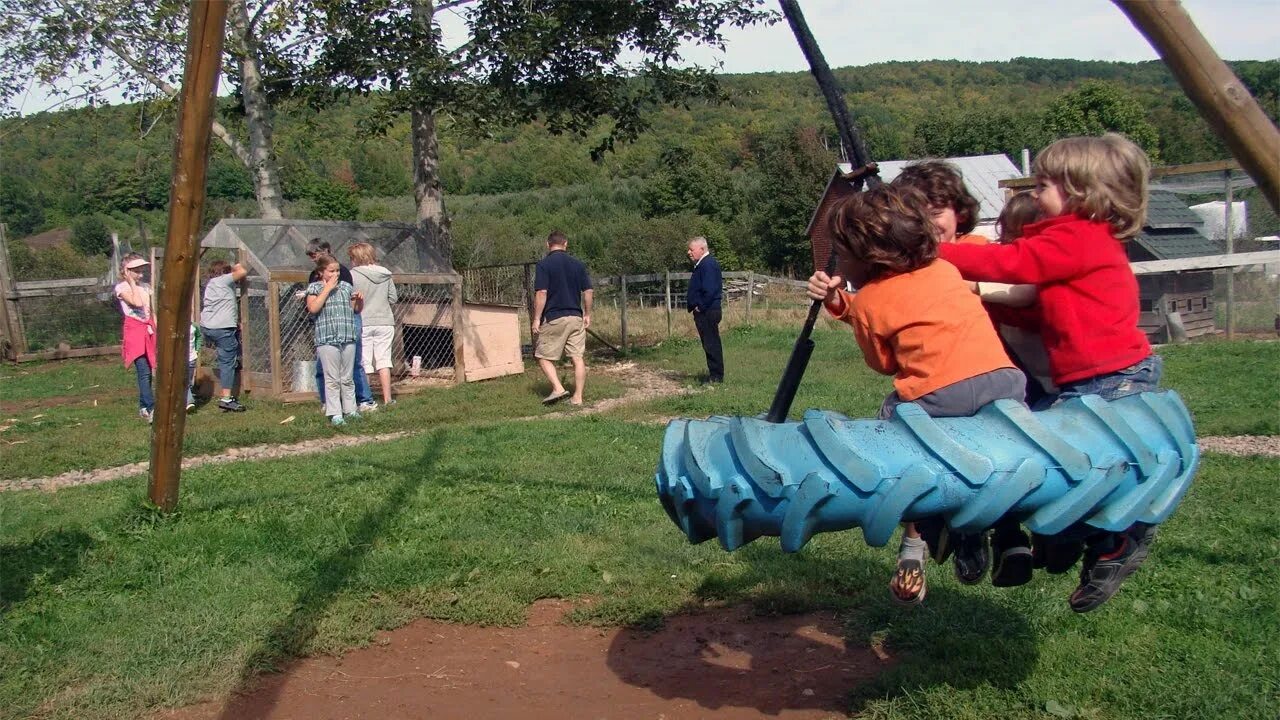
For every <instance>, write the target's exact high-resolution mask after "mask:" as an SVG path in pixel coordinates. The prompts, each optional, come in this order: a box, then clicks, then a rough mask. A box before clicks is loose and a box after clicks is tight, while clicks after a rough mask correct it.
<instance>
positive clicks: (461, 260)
mask: <svg viewBox="0 0 1280 720" xmlns="http://www.w3.org/2000/svg"><path fill="white" fill-rule="evenodd" d="M1233 67H1234V68H1235V70H1236V72H1237V74H1238V75H1239V76H1240V77H1241V79H1242V80H1243V81H1244V82H1245V84H1246V85H1248V86H1249V87H1250V89H1251V90H1252V91H1253V92H1254V94H1255V95H1256V96H1257V97H1258V98H1259V100H1260V101H1261V102H1262V104H1263V106H1264V108H1265V109H1266V111H1267V113H1268V114H1269V115H1270V116H1271V117H1272V118H1273V119H1274V118H1275V117H1276V116H1277V91H1278V88H1280V62H1275V61H1271V62H1254V61H1245V62H1237V63H1233ZM836 76H837V79H838V81H839V82H840V84H841V86H842V87H843V88H844V89H845V90H846V96H847V99H848V103H849V107H850V108H851V111H852V113H853V116H854V119H855V122H856V123H857V124H858V126H859V127H861V128H862V130H863V132H864V134H865V136H866V139H867V143H868V146H869V151H870V153H871V155H872V157H873V158H876V159H882V160H887V159H898V158H915V157H925V156H947V155H964V154H975V153H987V152H1004V153H1007V154H1009V155H1010V156H1011V157H1012V158H1014V159H1015V160H1016V159H1017V157H1018V155H1019V153H1020V152H1021V149H1022V148H1024V147H1027V148H1031V149H1032V150H1033V152H1034V150H1035V149H1037V148H1039V147H1041V146H1043V145H1044V144H1046V143H1047V142H1049V141H1051V140H1052V139H1054V138H1056V137H1061V136H1064V135H1070V134H1080V133H1096V132H1100V131H1101V130H1104V129H1116V130H1120V131H1123V132H1125V133H1127V134H1128V135H1130V136H1131V137H1133V138H1134V139H1135V140H1137V141H1138V142H1139V143H1140V144H1142V145H1143V146H1144V147H1146V149H1147V150H1148V152H1150V153H1151V154H1152V156H1153V158H1155V159H1156V161H1157V162H1158V163H1162V164H1173V163H1185V162H1194V161H1200V160H1211V159H1219V158H1223V157H1227V153H1226V151H1225V149H1224V148H1223V147H1222V145H1221V144H1220V143H1219V142H1218V141H1217V140H1216V139H1215V138H1214V137H1213V136H1212V135H1211V134H1210V132H1209V130H1208V128H1207V127H1206V126H1205V124H1204V122H1203V121H1202V120H1200V118H1199V116H1198V115H1197V114H1196V113H1195V110H1194V108H1193V107H1192V106H1191V104H1190V102H1189V101H1187V100H1186V98H1185V97H1184V96H1183V94H1182V92H1181V91H1180V89H1179V88H1178V86H1177V85H1176V84H1175V83H1174V81H1173V78H1172V77H1171V75H1170V74H1169V72H1168V71H1167V69H1166V68H1165V67H1164V65H1163V64H1161V63H1158V62H1146V63H1136V64H1135V63H1112V62H1092V61H1078V60H1042V59H1033V58H1018V59H1015V60H1011V61H1009V62H989V63H972V62H958V61H930V62H889V63H880V64H875V65H869V66H865V67H856V68H854V67H850V68H839V69H837V70H836ZM722 85H723V89H724V91H725V100H724V102H722V103H719V104H710V103H702V104H697V105H694V106H692V107H688V108H678V109H664V110H660V111H657V112H656V113H655V114H654V115H653V116H652V121H653V127H652V129H651V130H650V131H649V132H648V133H646V134H645V135H643V136H642V137H641V138H640V139H639V140H638V141H636V142H634V143H632V144H630V145H626V146H620V147H618V148H617V149H616V151H615V152H613V153H611V154H609V155H607V156H606V157H605V158H604V159H602V160H601V161H600V162H592V161H591V159H590V157H589V155H588V150H589V149H590V148H591V147H593V146H594V145H595V143H596V141H597V140H598V138H595V137H588V138H575V137H555V136H552V135H549V134H548V133H547V132H546V131H545V130H544V129H543V128H541V127H538V126H535V125H527V126H521V127H513V128H501V129H496V130H495V131H494V132H493V134H492V136H491V137H487V138H476V137H470V136H466V135H463V134H461V133H460V132H457V131H455V130H454V129H453V128H452V127H451V126H450V123H449V119H448V117H447V116H445V117H442V118H441V121H442V131H441V172H442V176H443V184H444V187H445V191H446V193H447V196H446V203H447V204H448V208H449V210H450V212H451V214H452V215H453V232H454V236H455V240H456V245H457V246H456V251H455V261H456V264H458V265H459V266H461V265H467V264H477V263H483V262H499V261H509V260H523V259H526V258H529V257H532V256H534V255H536V254H537V252H538V248H539V246H540V241H541V239H542V238H544V237H545V236H546V233H547V232H548V231H549V230H551V229H552V228H556V227H558V228H561V229H563V230H565V231H566V232H568V233H569V235H570V237H571V238H572V239H574V240H576V241H577V244H576V245H575V248H576V250H577V251H578V252H580V253H582V254H584V255H585V256H587V258H588V260H589V261H591V262H592V263H593V267H594V268H597V269H598V270H599V271H601V272H617V271H630V270H645V269H659V268H661V267H668V266H670V267H674V266H676V264H677V263H678V262H679V261H680V259H681V256H682V252H681V242H680V240H681V239H682V238H685V237H687V236H688V235H690V234H694V233H697V234H702V235H706V236H707V237H708V238H710V239H711V241H712V243H713V246H717V247H718V250H717V252H718V254H720V255H721V256H722V258H723V259H724V260H725V261H726V263H727V264H728V265H730V266H734V265H738V266H745V265H751V266H753V267H757V268H765V267H769V268H772V269H781V268H785V267H787V266H788V265H790V264H792V263H793V262H795V261H796V259H797V258H803V257H804V251H803V249H804V241H803V238H802V232H803V229H804V225H805V223H806V222H807V220H808V217H809V213H810V212H811V211H812V207H813V204H814V202H815V201H816V199H817V196H818V193H819V192H820V191H821V188H822V185H823V184H824V183H825V181H826V179H827V177H828V176H829V174H830V171H831V168H832V164H833V163H834V162H835V160H836V153H837V151H838V141H837V140H836V139H835V138H836V135H835V131H834V129H833V127H832V125H831V122H830V120H829V119H828V117H827V113H826V109H825V106H824V105H823V103H822V100H821V96H820V95H819V93H818V91H817V88H816V85H815V83H814V82H813V80H812V78H811V77H810V76H809V75H808V74H807V73H762V74H752V75H726V76H723V77H722ZM237 107H238V106H237V104H236V102H235V100H234V99H230V98H229V99H226V100H224V101H223V102H222V106H221V108H220V112H219V119H220V120H221V121H222V122H223V123H224V124H225V125H228V126H231V127H235V126H237V125H238V124H239V122H240V121H239V118H238V117H237V115H236V111H237ZM372 109H373V106H372V103H371V102H370V101H369V100H368V99H366V98H353V99H351V100H349V101H346V102H343V103H341V104H335V105H331V106H329V107H326V108H324V109H321V110H315V109H313V108H311V107H308V106H306V105H304V104H301V103H294V104H289V103H286V104H284V105H282V106H279V107H278V108H277V116H276V149H277V153H278V156H279V160H280V165H281V177H282V182H283V189H284V193H285V196H286V198H287V199H288V201H289V203H288V204H287V207H286V214H288V215H290V216H295V217H304V216H310V217H351V218H356V217H358V218H360V219H370V220H373V219H410V218H412V217H413V208H412V199H411V195H412V189H411V184H410V178H411V176H410V170H409V159H410V148H409V137H408V127H407V123H406V122H404V121H401V122H400V123H398V124H396V125H394V126H393V127H392V128H391V129H390V131H389V132H388V133H387V134H386V135H383V136H371V135H370V134H369V133H367V132H365V131H364V130H363V127H364V125H363V120H364V119H365V118H367V117H368V116H369V115H370V114H371V112H372ZM173 115H174V108H173V107H172V105H170V104H169V103H160V102H151V103H135V104H131V105H121V106H111V107H102V108H96V109H95V108H85V109H78V110H70V111H65V112H57V113H43V114H39V115H35V116H31V117H28V118H24V119H18V120H8V121H5V122H3V123H2V124H0V220H2V221H3V222H6V223H8V225H9V228H10V233H9V235H10V237H21V236H23V235H26V234H29V233H33V232H39V231H42V230H46V229H50V228H55V227H72V226H76V227H79V228H83V230H82V231H81V232H80V235H81V236H82V237H87V236H88V234H91V231H92V232H96V230H97V227H98V226H99V225H105V227H107V228H109V229H112V230H116V231H118V232H121V233H122V235H124V236H136V235H137V234H138V225H139V223H138V218H139V217H141V218H142V220H143V222H144V223H145V225H146V226H147V228H148V230H149V234H150V235H151V236H152V237H158V236H160V235H161V234H162V233H163V223H164V212H163V209H164V204H165V201H166V199H167V193H168V184H169V164H170V152H171V148H172V139H173V138H172V125H173ZM209 197H210V201H209V203H208V206H207V207H208V213H207V214H208V218H209V219H210V220H212V219H215V218H217V217H225V216H241V217H244V216H252V215H253V214H255V205H254V203H253V200H252V197H253V193H252V187H251V185H250V178H249V173H248V172H247V171H246V170H245V169H244V168H243V167H241V166H240V165H238V164H237V162H236V161H235V160H234V159H233V158H232V157H231V155H230V154H229V153H228V152H227V151H226V149H225V148H224V147H222V146H221V145H220V144H219V143H218V142H217V141H216V140H215V141H214V142H213V154H212V158H211V166H210V172H209ZM81 245H82V247H84V249H86V250H92V247H93V244H92V242H90V241H89V240H85V241H84V242H82V243H81ZM20 252H21V251H20ZM32 260H33V258H25V261H26V262H28V263H30V262H31V261H32ZM15 262H17V260H15Z"/></svg>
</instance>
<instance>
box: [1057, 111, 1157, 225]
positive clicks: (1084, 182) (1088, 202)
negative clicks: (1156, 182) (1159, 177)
mask: <svg viewBox="0 0 1280 720" xmlns="http://www.w3.org/2000/svg"><path fill="white" fill-rule="evenodd" d="M1150 172H1151V161H1150V160H1148V159H1147V154H1146V153H1145V152H1143V151H1142V148H1140V147H1138V146H1137V145H1135V144H1133V142H1132V141H1131V140H1129V139H1128V138H1126V137H1124V136H1123V135H1118V134H1116V133H1107V134H1105V135H1103V136H1102V137H1069V138H1063V139H1061V140H1059V141H1057V142H1055V143H1052V144H1050V145H1049V147H1047V148H1045V149H1044V150H1041V151H1040V154H1039V155H1037V156H1036V162H1035V168H1034V174H1035V176H1036V177H1037V178H1042V179H1045V180H1051V181H1053V182H1055V183H1057V184H1058V186H1059V187H1060V188H1061V189H1062V195H1063V200H1064V202H1065V203H1066V210H1067V211H1069V212H1072V213H1075V214H1076V215H1079V216H1081V217H1084V218H1087V219H1089V220H1096V221H1099V222H1105V223H1107V224H1109V225H1110V226H1111V231H1112V232H1113V233H1115V236H1116V237H1117V238H1119V239H1121V240H1124V239H1127V238H1131V237H1133V236H1134V235H1137V234H1138V233H1139V232H1140V231H1141V230H1142V224H1143V222H1144V221H1145V220H1146V217H1147V176H1148V175H1149V174H1150Z"/></svg>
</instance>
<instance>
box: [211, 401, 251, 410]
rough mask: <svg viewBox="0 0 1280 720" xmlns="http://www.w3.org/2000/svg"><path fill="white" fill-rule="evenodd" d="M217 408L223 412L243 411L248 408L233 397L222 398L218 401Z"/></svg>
mask: <svg viewBox="0 0 1280 720" xmlns="http://www.w3.org/2000/svg"><path fill="white" fill-rule="evenodd" d="M218 409H219V410H222V411H223V412H244V411H245V410H248V409H249V408H247V407H245V406H243V405H241V404H240V403H239V401H237V400H236V399H235V398H222V399H221V400H219V401H218Z"/></svg>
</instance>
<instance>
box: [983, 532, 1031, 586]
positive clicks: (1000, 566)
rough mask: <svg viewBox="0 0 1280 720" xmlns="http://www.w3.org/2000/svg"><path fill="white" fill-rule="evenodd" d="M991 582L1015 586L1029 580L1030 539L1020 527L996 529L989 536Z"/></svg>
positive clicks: (997, 584) (1024, 583)
mask: <svg viewBox="0 0 1280 720" xmlns="http://www.w3.org/2000/svg"><path fill="white" fill-rule="evenodd" d="M991 560H992V565H991V584H992V585H995V586H996V587H1015V586H1018V585H1026V584H1027V583H1029V582H1031V539H1030V538H1028V537H1027V534H1026V533H1024V532H1022V530H1020V529H1016V528H1008V529H997V531H996V532H995V534H993V535H992V536H991Z"/></svg>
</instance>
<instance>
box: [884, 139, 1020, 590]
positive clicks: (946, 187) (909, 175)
mask: <svg viewBox="0 0 1280 720" xmlns="http://www.w3.org/2000/svg"><path fill="white" fill-rule="evenodd" d="M893 185H895V186H898V187H911V188H915V189H916V190H919V191H920V192H921V193H923V194H924V196H925V197H926V198H927V199H928V203H929V214H930V218H931V219H932V221H933V226H934V228H935V229H936V231H937V236H938V243H939V245H951V244H961V245H985V244H987V242H988V241H987V238H985V237H983V236H981V235H974V234H972V233H973V229H974V227H976V226H977V224H978V212H979V205H978V200H977V199H976V198H974V197H973V194H972V193H970V192H969V188H967V187H965V184H964V178H963V177H962V176H961V175H960V171H959V169H957V168H956V166H954V165H952V164H951V163H949V162H945V161H943V160H922V161H920V162H914V163H911V164H910V165H908V166H906V167H905V168H903V169H902V172H900V173H898V176H897V177H896V178H894V180H893ZM1031 296H1032V299H1034V296H1035V289H1034V288H1031ZM983 299H984V300H985V299H986V298H985V297H984V298H983ZM917 529H918V530H919V531H920V533H921V534H922V535H923V536H924V538H925V540H926V542H927V543H928V545H929V547H930V548H931V550H932V551H933V557H934V559H936V560H937V561H938V562H944V561H946V559H947V556H949V555H951V553H952V552H953V551H954V553H955V573H956V579H957V580H959V581H960V582H962V583H964V584H966V585H973V584H975V583H978V582H981V581H982V577H983V575H985V574H986V572H987V568H988V567H991V566H992V551H991V547H990V545H989V543H988V539H987V533H985V532H980V533H958V532H951V531H950V528H948V527H947V526H946V523H945V522H944V521H943V519H942V518H941V517H937V518H929V519H927V520H922V521H921V522H919V523H918V524H917ZM1014 529H1015V530H1016V529H1017V528H1016V523H1015V524H1014ZM1000 536H1001V537H1009V538H1012V537H1013V536H1011V535H1009V534H1008V533H1000ZM1006 557H1007V558H1012V559H1014V560H1015V561H1016V562H1013V563H1006V562H1001V560H1002V559H1004V558H1006ZM1030 558H1031V548H1030V547H1029V541H1028V542H1026V543H1023V544H1021V545H1018V546H1017V547H1015V548H1001V552H1000V553H999V556H998V558H997V562H996V563H995V570H999V571H1001V572H999V573H996V572H994V571H993V573H992V582H993V583H995V584H997V585H1001V586H1006V585H1020V584H1022V583H1024V582H1026V581H1027V580H1030V579H1031V563H1030ZM1015 566H1016V567H1015ZM1011 570H1012V571H1014V572H1013V575H1016V577H1012V578H1011V577H1009V574H1010V571H1011Z"/></svg>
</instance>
